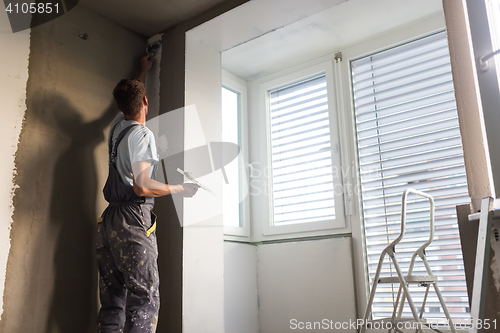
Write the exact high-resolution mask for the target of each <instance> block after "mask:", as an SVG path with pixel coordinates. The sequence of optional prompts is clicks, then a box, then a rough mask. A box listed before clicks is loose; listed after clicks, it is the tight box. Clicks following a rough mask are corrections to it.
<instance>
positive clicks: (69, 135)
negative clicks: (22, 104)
mask: <svg viewBox="0 0 500 333" xmlns="http://www.w3.org/2000/svg"><path fill="white" fill-rule="evenodd" d="M83 33H87V35H88V39H87V40H83V39H81V38H80V37H79V35H80V34H83ZM144 46H145V39H144V38H143V37H142V36H139V35H137V34H135V33H132V32H130V31H127V30H126V29H123V28H121V27H119V26H117V25H115V24H114V23H111V22H109V21H107V20H105V19H103V18H102V17H100V16H98V15H96V14H94V13H93V12H91V11H88V10H86V9H84V8H82V7H77V8H75V9H73V10H72V11H70V12H69V13H68V14H66V15H63V16H62V17H60V18H58V19H57V20H54V21H51V22H49V23H46V24H44V25H41V26H38V27H36V28H33V29H32V30H31V51H30V63H29V79H28V85H27V111H26V114H25V120H24V123H23V129H22V132H21V136H20V142H19V147H18V150H17V154H16V159H15V163H16V168H17V176H16V178H15V183H16V184H17V185H18V188H17V189H16V191H15V195H14V199H13V203H14V207H15V209H14V215H13V224H12V228H11V249H10V253H9V259H8V263H7V273H6V283H5V291H4V301H3V307H4V311H3V314H2V319H1V321H0V331H1V332H24V333H31V332H75V333H78V332H92V331H93V330H94V325H95V316H96V313H97V307H98V299H97V269H96V265H95V256H94V243H95V227H96V223H97V218H98V216H99V215H100V213H101V212H102V210H103V209H104V208H105V206H106V204H105V202H104V199H103V197H102V194H101V193H102V192H101V191H102V187H103V185H104V182H105V180H106V176H107V145H106V138H107V127H108V126H109V124H110V122H111V120H112V119H113V117H114V116H115V115H116V114H117V112H118V110H117V109H116V106H115V105H114V103H113V102H112V95H111V92H112V90H113V88H114V86H115V85H116V83H117V82H118V81H119V80H120V79H122V78H124V77H131V76H133V75H135V74H136V73H135V70H137V68H136V64H137V61H138V59H139V58H140V56H141V55H142V53H143V52H144Z"/></svg>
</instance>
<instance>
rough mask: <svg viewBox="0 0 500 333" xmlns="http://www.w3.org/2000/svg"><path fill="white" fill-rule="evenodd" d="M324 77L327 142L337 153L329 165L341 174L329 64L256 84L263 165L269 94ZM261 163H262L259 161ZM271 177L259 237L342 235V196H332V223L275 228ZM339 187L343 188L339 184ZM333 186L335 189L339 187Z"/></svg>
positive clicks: (268, 146) (268, 141)
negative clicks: (262, 121)
mask: <svg viewBox="0 0 500 333" xmlns="http://www.w3.org/2000/svg"><path fill="white" fill-rule="evenodd" d="M322 73H325V76H326V83H327V97H328V110H329V120H330V140H331V145H332V147H333V145H336V146H337V147H339V148H338V151H339V153H332V165H333V166H334V167H338V168H339V170H341V167H342V165H341V158H340V150H341V144H340V138H339V126H338V112H337V105H336V93H335V84H334V75H333V64H332V61H327V62H323V63H321V64H317V65H314V66H312V67H308V68H305V69H301V70H298V71H295V72H292V73H289V74H286V75H283V76H280V77H277V78H274V79H271V80H267V81H263V82H261V83H260V84H259V88H258V89H259V95H258V96H259V97H258V101H259V112H262V113H264V114H265V124H259V125H261V126H265V127H264V128H265V131H266V141H265V144H266V147H260V149H265V151H266V161H265V162H264V163H262V165H266V166H270V165H271V162H270V161H271V130H270V128H271V124H270V110H269V92H270V91H272V90H274V89H278V88H281V87H284V86H286V85H289V84H293V83H296V82H300V81H302V80H305V79H308V78H312V77H314V76H317V75H319V74H322ZM261 162H262V161H261ZM268 170H270V171H269V172H272V168H270V167H269V169H268ZM271 177H272V176H271V175H268V179H267V181H265V184H264V193H268V194H269V195H265V194H264V196H266V197H267V207H269V209H268V212H269V214H268V216H267V220H264V221H262V224H261V228H262V230H261V231H262V236H263V237H266V236H277V235H284V234H289V235H290V234H300V236H301V237H304V236H309V235H310V234H307V233H308V232H320V233H321V234H331V233H334V232H335V231H336V230H337V232H338V230H342V231H345V228H346V220H345V217H344V196H343V195H335V220H329V221H320V222H306V223H297V224H291V225H282V226H277V225H274V223H273V222H274V221H273V219H274V213H273V208H272V207H273V198H272V193H273V192H272V181H271ZM337 183H339V184H340V185H341V186H343V184H342V183H343V182H342V180H340V182H337ZM337 183H334V185H335V186H336V185H338V184H337Z"/></svg>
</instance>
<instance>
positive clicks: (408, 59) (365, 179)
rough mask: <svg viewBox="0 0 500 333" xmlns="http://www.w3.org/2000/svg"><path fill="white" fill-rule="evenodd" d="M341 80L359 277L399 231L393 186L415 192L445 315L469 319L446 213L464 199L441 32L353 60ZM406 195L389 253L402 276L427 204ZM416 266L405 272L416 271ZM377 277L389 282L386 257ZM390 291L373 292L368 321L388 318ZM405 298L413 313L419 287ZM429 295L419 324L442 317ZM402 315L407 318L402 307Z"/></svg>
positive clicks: (453, 227)
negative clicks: (356, 201)
mask: <svg viewBox="0 0 500 333" xmlns="http://www.w3.org/2000/svg"><path fill="white" fill-rule="evenodd" d="M351 76H352V84H353V98H354V109H355V127H356V132H357V149H358V158H359V166H360V178H361V179H360V181H361V199H362V206H363V215H364V230H365V237H366V249H367V259H368V269H369V275H370V277H373V275H374V273H375V269H376V266H377V263H378V259H379V257H380V253H381V251H382V249H383V248H384V247H385V246H386V245H387V244H388V243H389V242H390V241H392V240H394V239H395V238H396V236H397V235H398V234H399V231H400V212H401V194H402V192H403V190H404V189H405V188H408V187H411V188H415V189H417V190H421V191H424V192H426V193H428V194H430V195H432V196H433V197H434V199H435V204H436V220H435V221H436V231H435V237H434V241H433V243H432V244H431V245H430V246H429V247H428V248H427V251H426V252H427V259H428V261H429V263H430V265H431V268H432V270H433V273H434V274H435V275H437V276H438V277H439V282H438V285H439V287H440V290H441V292H442V294H443V296H444V298H445V302H446V304H447V306H448V310H449V311H450V313H451V315H452V317H453V318H455V319H457V318H464V319H467V318H470V315H469V313H468V306H469V304H468V297H467V289H466V284H465V274H464V270H463V261H462V252H461V247H460V239H459V236H458V225H457V220H456V211H455V205H457V204H461V203H468V202H470V199H469V197H468V192H467V184H466V178H465V168H464V161H463V156H462V147H461V138H460V131H459V127H458V119H457V112H456V105H455V99H454V89H453V81H452V77H451V68H450V59H449V54H448V46H447V41H446V35H445V33H444V32H442V33H437V34H434V35H431V36H428V37H426V38H422V39H419V40H417V41H413V42H410V43H407V44H405V45H401V46H399V47H395V48H392V49H389V50H386V51H383V52H380V53H376V54H373V55H370V56H367V57H364V58H361V59H358V60H354V61H352V62H351ZM410 199H412V200H410V201H409V203H408V213H407V229H406V234H405V237H404V239H403V241H402V242H401V243H400V244H399V245H398V247H397V249H396V251H397V253H396V256H397V258H398V261H399V262H400V264H401V268H402V270H403V272H405V271H407V269H408V265H409V260H410V256H411V254H412V253H413V252H414V251H415V250H416V249H417V247H418V246H420V245H421V244H422V243H424V242H425V240H426V239H427V238H428V234H429V221H428V214H429V213H428V202H426V199H420V198H416V197H415V198H412V197H411V196H410ZM417 263H418V260H417ZM420 264H421V263H419V265H418V266H417V265H416V266H415V269H414V274H416V275H426V273H425V268H424V266H423V265H420ZM382 272H383V273H382V276H396V273H395V271H394V269H393V267H391V264H390V262H389V261H388V262H387V263H386V264H385V266H384V267H383V271H382ZM370 282H371V279H370ZM370 286H371V284H370ZM431 289H432V288H431ZM397 291H398V285H390V284H389V285H379V286H378V287H377V292H376V295H375V300H374V306H373V316H374V318H381V317H388V316H390V315H391V314H392V310H393V301H394V300H395V298H396V296H397ZM410 292H411V295H412V297H413V299H414V301H415V303H416V306H417V307H418V306H419V302H421V301H422V299H423V296H424V293H425V288H421V287H411V288H410ZM429 297H430V298H429V299H428V300H427V304H426V310H428V312H427V313H426V316H427V318H432V319H435V318H445V317H444V313H443V311H442V309H441V308H440V305H439V301H438V300H437V297H436V295H435V294H434V293H433V292H432V291H431V293H430V294H429ZM405 312H407V313H405V314H404V315H405V316H410V317H411V313H410V312H409V308H408V307H406V308H405Z"/></svg>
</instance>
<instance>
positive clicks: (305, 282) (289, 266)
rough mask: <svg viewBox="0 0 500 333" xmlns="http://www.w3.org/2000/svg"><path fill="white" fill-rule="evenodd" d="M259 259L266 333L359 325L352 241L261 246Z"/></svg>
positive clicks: (262, 322) (261, 313) (261, 310)
mask: <svg viewBox="0 0 500 333" xmlns="http://www.w3.org/2000/svg"><path fill="white" fill-rule="evenodd" d="M257 256H258V285H259V323H260V332H261V333H281V332H293V331H296V330H298V329H299V330H300V326H298V325H299V324H298V323H299V322H302V323H307V322H321V323H322V324H323V323H324V319H327V322H328V324H327V325H328V327H331V326H330V325H332V323H333V325H334V326H333V329H330V328H329V329H330V330H335V323H349V321H354V322H355V321H356V318H357V316H356V301H355V293H354V276H353V266H352V247H351V239H350V237H340V238H330V239H323V240H315V241H302V242H290V243H277V244H267V245H261V246H259V247H258V250H257ZM292 320H296V322H291V321H292ZM295 324H297V326H296V325H295ZM294 327H295V328H294ZM323 329H324V327H323ZM310 331H315V332H317V331H320V329H316V330H310ZM342 331H343V332H356V330H355V329H345V330H342Z"/></svg>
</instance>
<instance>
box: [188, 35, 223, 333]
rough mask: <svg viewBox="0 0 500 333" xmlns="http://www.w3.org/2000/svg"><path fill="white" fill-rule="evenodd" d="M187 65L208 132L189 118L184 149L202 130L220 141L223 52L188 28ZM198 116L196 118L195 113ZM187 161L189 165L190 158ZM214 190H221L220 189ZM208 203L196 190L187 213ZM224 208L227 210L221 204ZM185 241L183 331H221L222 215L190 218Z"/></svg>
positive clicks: (193, 99) (192, 98)
mask: <svg viewBox="0 0 500 333" xmlns="http://www.w3.org/2000/svg"><path fill="white" fill-rule="evenodd" d="M185 69H186V77H185V78H186V82H185V89H186V90H185V105H186V106H189V105H195V106H196V109H197V111H198V112H197V113H198V116H199V123H201V128H202V131H203V133H193V129H192V128H191V127H190V124H188V123H186V124H185V127H184V131H185V134H184V135H185V139H184V149H185V150H187V149H190V148H195V147H196V146H197V145H200V144H199V142H198V141H197V140H199V138H200V135H201V134H204V136H205V140H206V142H211V141H221V135H222V133H221V132H222V131H221V101H220V99H221V91H220V89H221V86H222V79H221V76H222V74H221V73H222V69H221V64H220V52H219V51H216V50H214V49H213V48H211V47H209V46H207V45H206V44H204V43H202V42H200V41H199V40H197V39H196V38H194V37H193V36H191V35H190V34H189V33H187V34H186V64H185ZM191 120H193V119H191ZM194 120H195V122H196V119H194ZM186 121H190V119H186ZM202 144H203V143H201V145H202ZM185 167H188V166H186V162H185ZM200 181H202V180H200ZM221 185H222V184H221ZM207 186H208V185H207ZM213 190H214V191H215V192H216V193H220V190H219V191H217V189H213ZM199 194H201V195H206V193H203V190H200V193H199ZM199 194H197V196H198V195H199ZM219 201H220V200H219ZM220 204H222V202H220ZM203 206H206V203H205V204H204V203H203V202H200V201H199V200H198V199H197V198H196V196H195V197H194V198H192V199H185V200H184V213H185V215H187V214H186V212H195V213H199V212H200V211H201V212H203V210H204V209H205V208H207V207H205V208H204V207H203ZM220 208H221V209H220V211H221V212H222V206H221V207H220ZM188 214H191V213H188ZM189 219H190V217H189V216H184V222H185V223H186V220H189ZM183 242H184V244H183V250H184V255H183V265H184V268H183V332H184V333H202V332H214V333H215V332H217V333H222V332H224V260H223V259H224V248H223V246H224V239H223V227H222V215H219V216H215V217H212V218H211V219H209V220H207V221H205V222H201V223H197V224H191V225H186V224H185V226H184V230H183Z"/></svg>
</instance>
